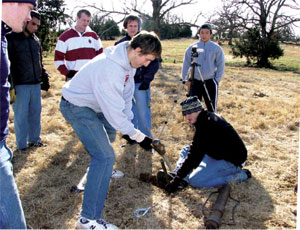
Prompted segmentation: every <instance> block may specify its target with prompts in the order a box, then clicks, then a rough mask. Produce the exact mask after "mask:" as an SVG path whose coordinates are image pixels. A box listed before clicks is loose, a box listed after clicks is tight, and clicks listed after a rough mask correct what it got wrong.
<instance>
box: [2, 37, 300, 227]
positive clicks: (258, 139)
mask: <svg viewBox="0 0 300 230" xmlns="http://www.w3.org/2000/svg"><path fill="white" fill-rule="evenodd" d="M193 42H195V40H191V39H187V40H174V41H172V40H171V41H163V42H162V43H163V63H162V67H161V69H160V70H159V73H158V74H157V75H156V78H155V80H154V81H153V83H152V104H151V106H152V119H153V135H154V137H156V138H158V137H159V138H160V140H161V141H162V143H164V144H165V146H166V150H167V154H166V155H167V157H168V159H169V160H170V162H171V164H172V165H173V167H174V166H175V163H176V161H177V159H178V156H179V152H180V150H181V148H182V147H183V146H184V145H186V144H189V143H190V140H191V139H192V130H191V128H190V127H189V126H188V124H187V123H186V121H184V119H183V117H182V115H181V112H180V105H179V103H175V102H174V100H176V99H178V101H179V102H180V101H182V100H183V99H184V98H185V95H186V89H184V88H183V85H182V84H181V83H180V82H179V79H180V71H181V64H182V58H183V54H184V50H185V49H186V48H187V46H188V45H189V44H191V43H193ZM111 44H113V41H108V42H106V41H105V42H104V46H105V47H107V46H108V45H111ZM284 49H285V54H286V55H287V56H285V57H283V58H282V59H280V60H279V61H277V62H276V65H277V66H281V67H282V66H285V67H286V66H288V67H289V68H287V69H292V70H293V71H290V70H285V71H283V70H282V71H276V70H269V69H257V68H248V67H243V66H242V65H241V63H242V61H243V60H239V59H233V58H232V57H231V55H230V53H229V48H228V47H227V46H224V50H225V53H226V71H225V75H224V78H223V80H222V82H221V83H220V89H219V102H218V112H219V113H220V114H221V115H222V116H223V117H224V118H225V119H226V120H227V121H229V122H230V123H231V124H232V125H233V127H235V129H236V130H237V131H238V133H239V134H240V135H241V137H242V139H243V140H244V142H245V144H246V146H247V149H248V154H249V155H248V161H247V165H246V166H245V168H247V169H249V170H250V171H251V172H252V175H253V177H252V178H251V179H250V180H248V181H246V182H243V183H240V184H236V185H233V186H232V190H231V196H232V198H234V199H237V200H239V201H240V203H239V205H238V206H237V208H236V209H235V212H234V214H235V218H234V219H235V222H236V225H227V224H226V223H231V222H232V220H231V212H232V208H233V206H234V205H235V204H236V202H235V201H233V200H228V202H227V206H226V212H225V215H224V217H223V219H222V220H223V224H222V228H224V229H295V228H296V216H295V214H294V213H293V211H294V210H296V208H297V195H295V193H294V187H295V184H296V183H297V178H298V153H299V149H298V148H299V117H300V93H299V91H300V87H299V86H300V84H299V83H300V73H299V71H300V66H299V65H300V64H299V60H300V47H299V46H298V47H292V46H284ZM44 61H45V67H46V69H47V70H48V72H49V73H50V75H51V79H50V83H51V89H50V90H49V91H48V92H47V93H46V92H43V93H42V105H43V110H42V135H41V137H42V139H43V141H44V142H46V143H47V144H48V146H47V147H42V148H32V149H30V150H28V151H27V152H25V153H20V152H18V151H16V144H15V135H14V124H13V111H12V110H11V114H10V120H9V131H10V134H9V137H8V140H7V143H8V146H9V147H10V148H11V149H12V150H13V151H14V173H15V178H16V182H17V184H18V188H19V192H20V195H21V200H22V204H23V207H24V212H25V215H26V219H27V224H28V227H29V228H33V229H41V228H43V229H72V228H74V227H75V223H76V221H77V215H78V213H79V212H80V208H81V202H82V194H74V193H70V187H71V186H72V185H73V184H77V182H78V181H79V180H80V178H81V176H82V175H83V174H84V172H85V169H86V167H87V165H88V162H89V156H88V154H87V153H86V151H85V149H84V147H83V146H82V144H81V143H80V142H79V141H78V138H77V136H76V135H75V133H74V132H73V130H72V129H71V127H70V125H69V124H67V123H66V121H65V120H64V118H63V117H62V115H61V113H60V111H59V102H60V98H61V88H62V86H63V84H64V77H63V76H61V75H60V74H59V73H58V71H57V70H56V69H55V66H54V63H53V54H52V55H49V56H48V57H46V58H45V60H44ZM282 69H284V68H282ZM297 69H298V70H297ZM172 107H173V108H172ZM169 115H170V116H169ZM168 116H169V119H168V124H167V125H166V126H165V128H164V131H163V132H162V133H161V130H162V127H163V124H164V122H165V121H166V119H167V117H168ZM160 133H161V134H160ZM123 143H124V140H122V139H121V138H120V135H118V136H117V139H116V141H115V142H114V143H113V146H114V149H115V152H116V157H117V160H116V162H115V166H114V167H115V168H116V169H119V170H122V171H123V172H124V173H125V177H124V178H122V179H112V180H111V184H110V190H109V193H108V197H107V200H106V205H105V209H104V213H103V215H104V216H103V217H104V219H105V220H107V221H108V222H111V223H113V224H115V225H117V226H118V227H120V228H122V229H125V228H127V229H129V228H131V229H196V228H197V229H201V228H204V224H203V218H204V216H205V215H207V214H208V211H209V208H210V206H211V205H212V202H213V200H214V199H215V197H216V195H215V196H213V197H212V198H211V200H209V202H208V203H207V204H206V207H205V209H204V211H205V212H204V215H203V212H202V209H203V205H204V203H205V201H206V199H207V198H208V196H209V195H210V193H211V192H213V191H216V189H201V190H199V189H194V188H192V187H188V188H186V189H185V190H182V191H180V192H178V193H177V194H175V195H173V196H168V195H166V194H165V193H164V192H163V191H162V190H161V189H159V188H157V187H155V186H153V185H151V184H149V183H145V182H142V181H140V180H139V176H140V174H141V173H152V174H156V172H157V171H158V170H159V169H160V168H161V165H160V156H159V155H158V154H157V153H154V154H151V153H149V152H145V151H143V150H142V149H141V148H140V147H138V146H127V147H123V148H122V147H121V145H122V144H123ZM154 203H158V204H157V206H155V207H153V208H152V209H150V211H149V212H148V214H147V215H146V216H144V217H142V218H136V217H135V216H134V215H133V212H134V211H135V210H136V209H137V208H145V207H148V206H150V205H152V204H154Z"/></svg>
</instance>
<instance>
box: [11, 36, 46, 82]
mask: <svg viewBox="0 0 300 230" xmlns="http://www.w3.org/2000/svg"><path fill="white" fill-rule="evenodd" d="M6 38H7V41H8V56H9V60H10V80H11V83H12V85H13V86H15V85H27V84H38V83H40V82H41V81H42V77H43V78H45V77H46V78H48V74H47V72H46V70H45V69H44V67H43V64H42V50H41V46H40V43H39V39H38V37H37V36H36V35H35V34H32V35H30V36H29V37H27V36H26V35H25V34H24V33H23V32H21V33H14V32H12V33H9V34H7V35H6Z"/></svg>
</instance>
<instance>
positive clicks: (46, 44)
mask: <svg viewBox="0 0 300 230" xmlns="http://www.w3.org/2000/svg"><path fill="white" fill-rule="evenodd" d="M147 1H149V2H150V1H151V4H152V9H151V10H150V11H149V12H147V11H145V10H144V9H143V5H139V4H140V3H141V2H140V1H133V0H132V1H125V2H124V7H123V8H122V10H115V9H114V8H104V7H103V6H102V4H101V1H98V2H97V3H95V4H89V3H84V2H83V3H82V6H78V8H91V9H93V10H94V11H95V13H93V16H92V20H91V23H90V27H91V28H92V29H93V30H94V31H95V32H96V33H97V34H98V35H99V37H100V38H101V39H102V40H110V39H115V38H116V37H119V36H121V35H122V34H124V31H120V29H119V26H118V24H119V23H120V22H122V21H123V19H124V18H125V17H126V16H127V15H128V14H130V13H132V12H134V13H136V14H138V15H139V16H140V17H141V18H142V29H145V30H149V31H150V30H153V31H155V32H156V33H157V34H158V35H159V36H160V38H161V39H173V38H184V37H192V28H197V27H199V26H201V25H199V23H197V20H198V19H199V17H200V16H204V15H203V13H202V12H199V14H198V15H197V16H195V17H194V21H193V22H191V21H190V22H186V21H183V19H182V18H180V17H178V16H177V15H176V14H172V12H173V11H174V10H175V9H178V8H182V7H185V5H192V4H197V3H199V2H200V3H201V2H203V3H205V2H204V0H203V1H202V0H198V1H196V0H147ZM206 4H207V3H206ZM299 4H300V3H299V1H298V0H252V1H248V0H222V5H221V6H220V7H218V9H216V10H215V11H213V12H211V13H210V15H206V18H207V22H208V23H211V24H212V25H213V28H214V39H217V40H218V41H220V42H222V41H224V40H226V41H228V44H229V45H230V46H231V48H232V53H233V55H234V56H236V57H246V59H247V64H248V65H251V64H255V65H257V66H259V67H267V68H270V67H272V65H271V63H270V60H271V59H278V58H279V57H281V56H283V55H284V51H283V50H282V49H281V48H280V42H282V41H299V40H300V38H299V37H296V36H295V32H294V30H293V28H294V27H295V23H296V22H299V21H300V17H299V14H296V13H295V14H294V15H293V14H292V13H291V14H290V15H287V13H286V12H287V11H288V10H291V9H293V10H294V11H295V12H297V11H296V10H300V5H299ZM65 7H66V6H65V2H64V0H43V1H42V0H38V6H37V9H38V10H39V12H40V13H41V15H42V17H41V26H40V29H39V30H38V34H37V35H38V37H39V38H40V42H41V45H42V47H43V49H44V50H45V51H48V50H51V49H53V48H54V46H55V44H56V41H57V37H58V36H59V34H60V33H61V32H63V29H61V28H62V27H64V28H66V27H67V24H69V25H70V24H71V22H72V17H71V16H70V15H67V14H66V13H65V11H66V8H65ZM78 10H79V9H78ZM298 12H299V11H298ZM115 18H119V19H120V20H119V21H116V20H115ZM58 25H59V26H58Z"/></svg>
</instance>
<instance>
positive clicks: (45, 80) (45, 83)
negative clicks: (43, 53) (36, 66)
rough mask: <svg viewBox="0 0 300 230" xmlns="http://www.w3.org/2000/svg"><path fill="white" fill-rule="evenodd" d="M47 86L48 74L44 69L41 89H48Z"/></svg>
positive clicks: (48, 86) (48, 85)
mask: <svg viewBox="0 0 300 230" xmlns="http://www.w3.org/2000/svg"><path fill="white" fill-rule="evenodd" d="M49 88H50V84H49V75H48V73H47V72H46V71H43V72H42V76H41V90H45V91H48V89H49Z"/></svg>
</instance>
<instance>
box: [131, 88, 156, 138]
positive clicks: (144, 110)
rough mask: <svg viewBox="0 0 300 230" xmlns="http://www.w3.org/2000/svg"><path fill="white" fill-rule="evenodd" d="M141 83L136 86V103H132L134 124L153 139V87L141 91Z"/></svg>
mask: <svg viewBox="0 0 300 230" xmlns="http://www.w3.org/2000/svg"><path fill="white" fill-rule="evenodd" d="M140 85H141V83H136V84H135V90H134V101H133V103H132V112H133V115H134V117H133V120H132V123H133V124H134V127H135V128H136V129H139V130H140V131H141V132H142V133H144V134H145V135H147V136H148V137H152V134H151V131H152V122H151V108H150V103H151V87H150V86H149V89H147V90H139V87H140Z"/></svg>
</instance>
